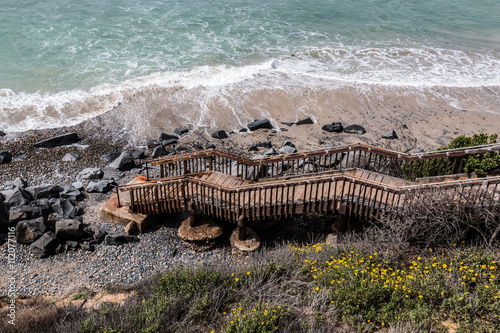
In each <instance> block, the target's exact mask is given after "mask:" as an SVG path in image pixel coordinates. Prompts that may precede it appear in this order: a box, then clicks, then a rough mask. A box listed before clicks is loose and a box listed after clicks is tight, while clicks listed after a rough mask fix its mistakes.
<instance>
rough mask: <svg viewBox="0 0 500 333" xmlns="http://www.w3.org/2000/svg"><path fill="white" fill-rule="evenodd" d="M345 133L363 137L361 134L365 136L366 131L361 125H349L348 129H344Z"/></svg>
mask: <svg viewBox="0 0 500 333" xmlns="http://www.w3.org/2000/svg"><path fill="white" fill-rule="evenodd" d="M344 132H346V133H351V134H360V135H361V134H365V133H366V130H365V128H364V127H363V126H360V125H349V126H347V127H344Z"/></svg>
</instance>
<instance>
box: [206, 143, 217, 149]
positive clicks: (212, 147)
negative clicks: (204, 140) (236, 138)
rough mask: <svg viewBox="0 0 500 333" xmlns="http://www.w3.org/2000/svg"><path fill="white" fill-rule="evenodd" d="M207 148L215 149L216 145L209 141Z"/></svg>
mask: <svg viewBox="0 0 500 333" xmlns="http://www.w3.org/2000/svg"><path fill="white" fill-rule="evenodd" d="M205 149H215V145H214V144H212V143H209V144H207V145H206V146H205Z"/></svg>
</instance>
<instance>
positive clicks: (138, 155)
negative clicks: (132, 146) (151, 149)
mask: <svg viewBox="0 0 500 333" xmlns="http://www.w3.org/2000/svg"><path fill="white" fill-rule="evenodd" d="M130 154H132V158H133V159H134V160H143V159H144V158H146V154H145V153H144V150H132V151H131V152H130Z"/></svg>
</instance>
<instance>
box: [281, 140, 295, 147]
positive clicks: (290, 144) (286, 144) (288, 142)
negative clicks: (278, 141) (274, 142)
mask: <svg viewBox="0 0 500 333" xmlns="http://www.w3.org/2000/svg"><path fill="white" fill-rule="evenodd" d="M286 146H288V147H293V148H295V145H294V144H293V142H291V141H285V142H283V144H282V145H281V148H283V147H286Z"/></svg>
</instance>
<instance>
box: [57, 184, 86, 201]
mask: <svg viewBox="0 0 500 333" xmlns="http://www.w3.org/2000/svg"><path fill="white" fill-rule="evenodd" d="M82 187H83V185H82ZM59 196H60V197H61V198H62V199H69V200H73V201H75V200H78V199H79V198H80V197H81V196H82V192H80V190H78V189H76V188H75V187H74V186H73V185H67V186H64V187H63V188H62V189H61V192H59Z"/></svg>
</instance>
